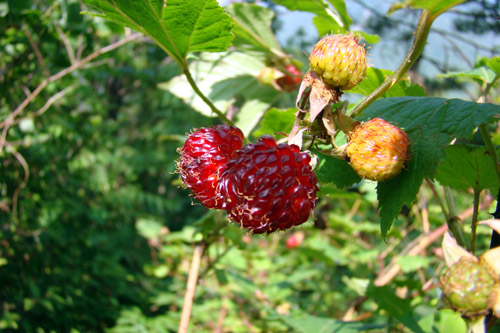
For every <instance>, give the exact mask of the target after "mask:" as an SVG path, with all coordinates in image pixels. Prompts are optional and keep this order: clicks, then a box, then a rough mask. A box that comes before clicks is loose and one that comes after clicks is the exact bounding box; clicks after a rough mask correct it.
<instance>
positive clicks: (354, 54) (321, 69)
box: [309, 34, 367, 90]
mask: <svg viewBox="0 0 500 333" xmlns="http://www.w3.org/2000/svg"><path fill="white" fill-rule="evenodd" d="M309 62H310V66H311V69H312V70H313V71H314V72H315V73H316V74H318V75H320V76H321V77H322V78H323V80H324V81H325V82H326V83H328V84H329V85H331V86H332V87H333V88H338V89H340V90H350V89H352V88H354V87H355V86H356V85H357V84H358V83H359V82H361V80H363V78H364V77H365V75H366V67H367V64H366V51H365V48H364V47H363V46H362V45H360V44H359V38H358V36H355V35H353V34H347V35H342V34H341V35H333V36H325V37H323V38H322V39H321V40H320V41H319V42H318V43H316V45H314V48H313V50H312V52H311V55H310V56H309Z"/></svg>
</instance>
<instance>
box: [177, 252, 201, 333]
mask: <svg viewBox="0 0 500 333" xmlns="http://www.w3.org/2000/svg"><path fill="white" fill-rule="evenodd" d="M203 250H204V246H203V245H196V246H195V247H194V251H193V259H192V261H191V269H190V270H189V277H188V281H187V285H186V293H185V294H184V305H183V307H182V315H181V321H180V323H179V333H186V332H187V331H188V327H189V319H190V318H191V309H192V307H193V299H194V292H195V291H196V284H197V282H198V273H199V271H200V263H201V256H202V255H203Z"/></svg>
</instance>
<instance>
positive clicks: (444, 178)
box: [436, 145, 500, 191]
mask: <svg viewBox="0 0 500 333" xmlns="http://www.w3.org/2000/svg"><path fill="white" fill-rule="evenodd" d="M445 152H446V159H445V161H444V162H443V163H442V164H441V165H440V166H439V168H438V171H437V173H436V179H437V180H438V181H439V182H440V183H441V184H442V185H446V186H450V187H451V188H455V189H461V190H466V189H468V188H474V189H475V190H476V191H481V190H484V189H491V190H494V189H497V188H498V187H499V185H500V184H499V183H498V177H497V175H496V170H495V168H494V167H493V163H492V161H491V156H490V155H489V154H488V152H487V150H486V148H485V147H479V146H471V145H453V146H449V147H447V148H446V149H445Z"/></svg>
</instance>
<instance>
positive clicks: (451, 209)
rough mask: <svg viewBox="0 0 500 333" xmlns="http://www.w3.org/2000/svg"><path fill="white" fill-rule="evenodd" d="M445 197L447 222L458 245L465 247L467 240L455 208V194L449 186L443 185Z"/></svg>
mask: <svg viewBox="0 0 500 333" xmlns="http://www.w3.org/2000/svg"><path fill="white" fill-rule="evenodd" d="M443 191H444V198H445V200H446V205H447V206H448V218H447V219H446V223H447V224H448V229H449V230H450V232H451V233H452V234H453V236H454V237H455V239H456V240H457V243H458V245H460V246H461V247H463V248H466V247H467V245H466V242H465V238H464V234H463V232H462V228H461V227H460V224H459V223H458V221H459V218H458V216H457V213H456V209H455V202H454V200H453V194H452V192H451V188H450V187H449V186H443Z"/></svg>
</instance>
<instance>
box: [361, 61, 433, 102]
mask: <svg viewBox="0 0 500 333" xmlns="http://www.w3.org/2000/svg"><path fill="white" fill-rule="evenodd" d="M392 74H393V72H392V71H390V70H386V69H379V68H374V67H368V68H367V70H366V77H365V78H364V79H363V81H361V83H359V84H358V85H357V86H356V87H355V88H354V89H353V90H352V92H353V93H357V94H362V95H369V94H371V93H372V92H373V91H374V90H375V89H376V88H377V87H378V86H380V85H381V84H382V83H383V82H384V81H385V79H386V78H387V77H389V76H391V75H392ZM400 96H426V93H425V90H424V88H423V87H422V86H420V85H418V84H416V83H413V82H411V81H410V79H409V78H408V77H405V78H403V79H401V80H400V81H398V82H397V83H396V84H394V85H393V86H392V87H391V88H390V89H389V90H387V91H386V92H385V93H384V95H382V97H400Z"/></svg>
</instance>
